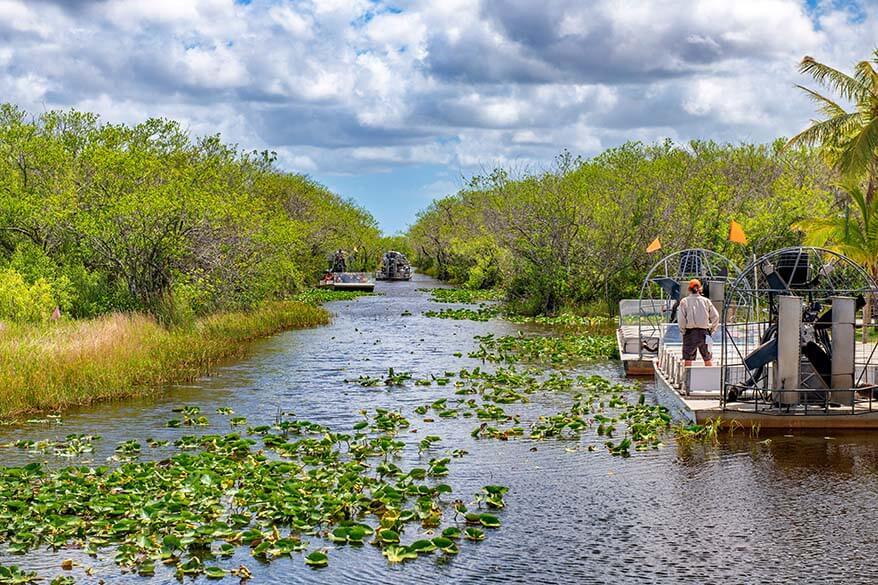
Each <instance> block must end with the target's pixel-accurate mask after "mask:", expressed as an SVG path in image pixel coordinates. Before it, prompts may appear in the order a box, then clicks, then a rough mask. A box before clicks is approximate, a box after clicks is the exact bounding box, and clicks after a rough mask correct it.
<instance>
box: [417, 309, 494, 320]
mask: <svg viewBox="0 0 878 585" xmlns="http://www.w3.org/2000/svg"><path fill="white" fill-rule="evenodd" d="M499 314H500V309H499V308H497V307H493V306H492V307H489V306H481V307H479V308H478V309H466V308H464V309H442V310H441V311H426V312H425V313H424V316H425V317H434V318H437V319H454V320H455V321H489V320H491V319H493V318H494V317H497V316H498V315H499Z"/></svg>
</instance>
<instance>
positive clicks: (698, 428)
mask: <svg viewBox="0 0 878 585" xmlns="http://www.w3.org/2000/svg"><path fill="white" fill-rule="evenodd" d="M735 426H736V425H732V426H731V427H730V430H731V431H732V432H734V428H735ZM738 426H740V423H738ZM720 428H722V419H720V418H713V419H710V420H708V421H707V422H705V423H704V424H690V425H684V424H678V425H675V426H674V435H675V436H676V438H677V441H678V442H681V443H717V442H719V431H720Z"/></svg>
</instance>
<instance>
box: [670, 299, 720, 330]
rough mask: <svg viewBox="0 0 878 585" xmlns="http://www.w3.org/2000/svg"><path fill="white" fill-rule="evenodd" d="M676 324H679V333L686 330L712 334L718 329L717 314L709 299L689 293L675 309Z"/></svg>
mask: <svg viewBox="0 0 878 585" xmlns="http://www.w3.org/2000/svg"><path fill="white" fill-rule="evenodd" d="M677 323H679V324H680V333H685V332H686V330H687V329H707V330H708V331H710V332H711V333H714V332H716V330H717V328H718V327H719V312H717V310H716V307H714V306H713V303H712V302H711V301H710V299H708V298H705V297H703V296H701V295H700V294H699V293H689V296H688V297H686V298H684V299H682V300H680V306H679V307H677Z"/></svg>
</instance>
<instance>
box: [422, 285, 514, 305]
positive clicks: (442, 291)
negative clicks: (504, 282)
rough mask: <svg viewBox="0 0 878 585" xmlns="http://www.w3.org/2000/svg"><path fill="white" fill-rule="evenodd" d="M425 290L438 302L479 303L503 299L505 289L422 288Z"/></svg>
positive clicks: (431, 298)
mask: <svg viewBox="0 0 878 585" xmlns="http://www.w3.org/2000/svg"><path fill="white" fill-rule="evenodd" d="M418 290H420V291H423V292H429V293H430V300H432V301H435V302H437V303H471V304H475V303H479V302H484V301H499V300H502V299H503V291H501V290H494V289H486V290H470V289H467V288H420V289H418Z"/></svg>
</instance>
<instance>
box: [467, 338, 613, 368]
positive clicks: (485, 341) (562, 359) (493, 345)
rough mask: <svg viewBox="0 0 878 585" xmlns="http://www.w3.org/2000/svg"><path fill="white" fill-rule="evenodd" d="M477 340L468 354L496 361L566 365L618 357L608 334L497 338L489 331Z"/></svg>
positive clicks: (472, 356) (488, 360)
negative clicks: (473, 349) (475, 348)
mask: <svg viewBox="0 0 878 585" xmlns="http://www.w3.org/2000/svg"><path fill="white" fill-rule="evenodd" d="M476 341H478V342H479V349H478V350H476V351H473V352H471V353H470V354H469V357H471V358H476V359H480V360H482V361H487V362H495V363H496V362H503V363H507V364H514V363H517V362H519V361H526V362H541V363H545V364H552V365H566V364H570V363H575V362H581V361H584V360H597V359H613V358H617V357H618V351H617V349H616V343H615V340H614V339H613V337H612V336H609V335H563V336H533V337H525V336H523V335H518V336H512V335H507V336H504V337H496V336H495V335H494V334H490V333H489V334H488V335H481V336H476Z"/></svg>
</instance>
